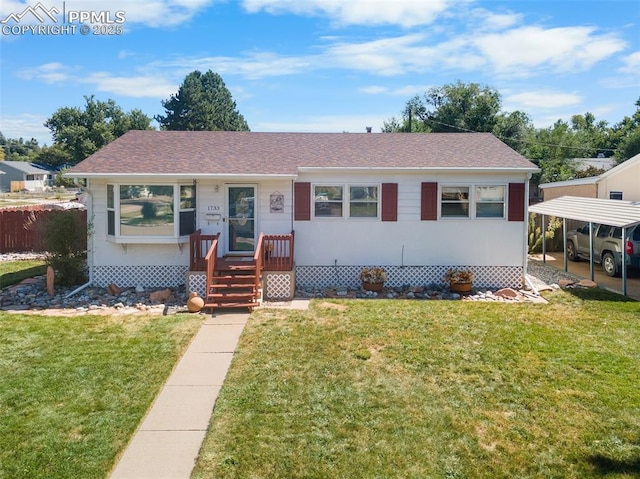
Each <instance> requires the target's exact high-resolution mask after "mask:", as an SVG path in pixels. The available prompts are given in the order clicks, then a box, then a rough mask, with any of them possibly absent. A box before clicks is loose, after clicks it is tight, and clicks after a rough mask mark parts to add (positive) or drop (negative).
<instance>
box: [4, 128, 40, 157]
mask: <svg viewBox="0 0 640 479" xmlns="http://www.w3.org/2000/svg"><path fill="white" fill-rule="evenodd" d="M0 149H1V150H2V151H3V152H4V159H5V160H7V161H33V158H34V157H35V156H36V155H37V153H38V151H40V146H39V145H38V140H36V139H35V138H31V139H30V140H28V141H25V140H24V139H23V138H17V139H16V138H6V137H5V136H4V135H3V134H2V133H1V132H0Z"/></svg>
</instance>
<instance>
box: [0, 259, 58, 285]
mask: <svg viewBox="0 0 640 479" xmlns="http://www.w3.org/2000/svg"><path fill="white" fill-rule="evenodd" d="M46 272H47V266H46V265H45V262H44V261H43V260H20V261H3V262H0V288H6V287H7V286H11V285H13V284H16V283H19V282H20V281H22V280H23V279H26V278H33V277H34V276H38V275H42V274H46Z"/></svg>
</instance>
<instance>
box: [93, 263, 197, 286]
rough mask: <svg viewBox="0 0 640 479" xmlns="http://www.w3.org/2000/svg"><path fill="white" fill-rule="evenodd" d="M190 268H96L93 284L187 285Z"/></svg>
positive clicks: (159, 266) (152, 266)
mask: <svg viewBox="0 0 640 479" xmlns="http://www.w3.org/2000/svg"><path fill="white" fill-rule="evenodd" d="M188 269H189V267H188V266H161V265H148V266H94V267H93V271H92V273H93V284H95V285H97V286H105V287H106V286H108V285H109V284H111V283H114V284H117V285H118V286H120V287H121V288H122V287H133V286H142V287H145V288H162V287H169V286H180V285H182V284H185V273H186V272H187V270H188Z"/></svg>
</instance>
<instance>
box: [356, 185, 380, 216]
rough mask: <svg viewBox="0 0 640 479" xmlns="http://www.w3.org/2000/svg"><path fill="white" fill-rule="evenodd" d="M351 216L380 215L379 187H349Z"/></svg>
mask: <svg viewBox="0 0 640 479" xmlns="http://www.w3.org/2000/svg"><path fill="white" fill-rule="evenodd" d="M349 216H350V217H351V218H377V217H378V187H377V186H350V187H349Z"/></svg>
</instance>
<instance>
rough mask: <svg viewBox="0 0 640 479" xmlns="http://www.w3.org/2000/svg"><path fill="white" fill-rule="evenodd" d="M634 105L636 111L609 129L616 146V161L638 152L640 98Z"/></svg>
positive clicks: (639, 144) (620, 161)
mask: <svg viewBox="0 0 640 479" xmlns="http://www.w3.org/2000/svg"><path fill="white" fill-rule="evenodd" d="M635 106H636V111H635V113H634V114H633V115H632V116H630V117H629V116H625V117H624V118H623V120H622V121H621V122H620V123H618V124H616V125H614V127H613V128H612V129H611V135H612V137H613V138H614V139H613V142H614V144H615V145H616V146H617V151H616V154H615V158H616V161H617V162H618V163H622V162H623V161H625V160H628V159H629V158H631V157H633V156H635V155H637V154H638V153H640V98H638V100H637V101H636V102H635Z"/></svg>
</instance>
